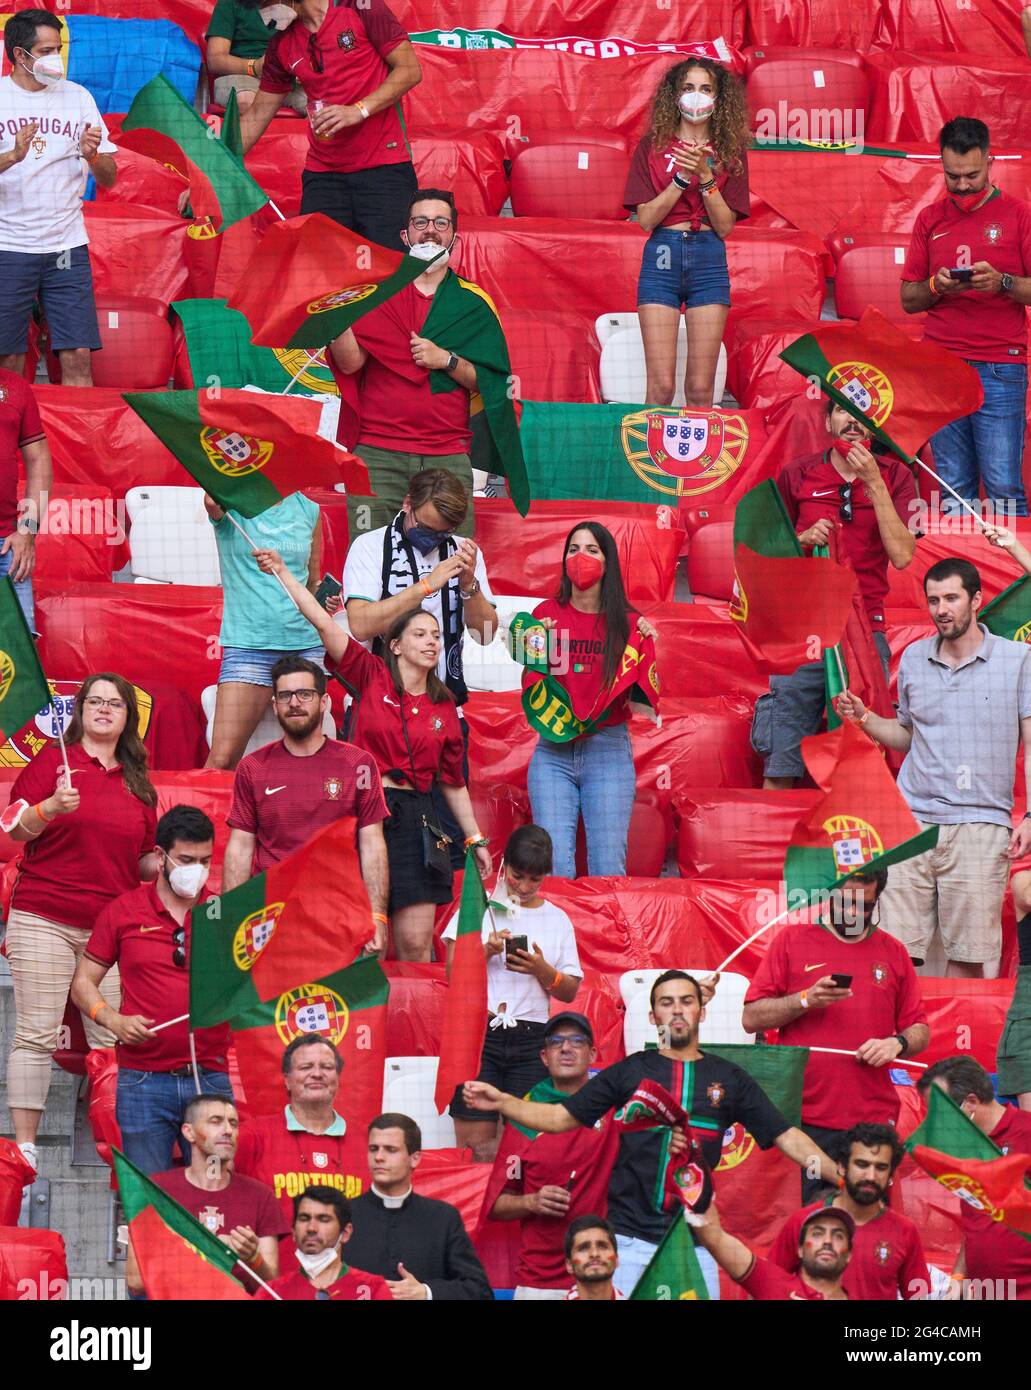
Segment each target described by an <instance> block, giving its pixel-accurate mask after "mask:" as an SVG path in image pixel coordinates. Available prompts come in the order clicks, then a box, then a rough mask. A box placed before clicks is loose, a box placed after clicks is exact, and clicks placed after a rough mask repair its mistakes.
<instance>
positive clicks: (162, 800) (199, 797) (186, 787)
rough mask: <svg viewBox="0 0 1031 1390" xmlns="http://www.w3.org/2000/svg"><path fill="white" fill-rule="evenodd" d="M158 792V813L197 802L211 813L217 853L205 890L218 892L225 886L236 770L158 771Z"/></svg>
mask: <svg viewBox="0 0 1031 1390" xmlns="http://www.w3.org/2000/svg"><path fill="white" fill-rule="evenodd" d="M153 782H154V786H155V788H156V790H157V794H158V805H157V813H158V816H159V817H160V816H163V815H164V814H165V812H166V811H168V810H170V809H171V807H173V806H178V805H180V804H182V805H185V806H196V807H197V808H198V809H199V810H201V811H203V812H204V813H205V815H207V816H208V817H210V819H211V821H212V823H213V824H214V826H215V857H214V858H213V859H212V861H211V877H210V878H209V879H208V881H207V884H206V885H205V889H204V891H205V893H216V894H217V893H219V892H220V891H221V888H222V860H223V858H224V856H225V850H226V840H227V839H228V838H229V830H228V827H227V826H226V816H228V814H229V807H230V806H231V805H232V800H233V773H231V772H217V771H215V770H214V769H212V770H211V771H190V772H169V771H165V772H158V773H156V774H155V776H154V778H153Z"/></svg>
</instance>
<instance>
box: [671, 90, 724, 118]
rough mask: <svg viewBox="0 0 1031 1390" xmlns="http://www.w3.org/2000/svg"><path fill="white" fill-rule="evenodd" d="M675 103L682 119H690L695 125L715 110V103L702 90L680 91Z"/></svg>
mask: <svg viewBox="0 0 1031 1390" xmlns="http://www.w3.org/2000/svg"><path fill="white" fill-rule="evenodd" d="M677 105H678V106H679V107H680V113H681V115H682V116H683V118H684V120H685V121H692V122H694V124H695V125H700V124H701V123H702V121H707V120H708V119H709V117H710V116H711V115H712V113H713V112H714V111H715V110H716V103H715V102H714V101H713V99H712V97H708V96H706V95H705V93H704V92H681V93H680V96H679V97H678V98H677Z"/></svg>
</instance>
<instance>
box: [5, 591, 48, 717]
mask: <svg viewBox="0 0 1031 1390" xmlns="http://www.w3.org/2000/svg"><path fill="white" fill-rule="evenodd" d="M49 703H50V687H49V686H48V685H47V678H46V676H44V674H43V667H42V666H41V665H40V664H39V657H38V655H37V654H36V644H35V642H33V640H32V633H31V632H30V631H29V625H28V623H27V622H26V621H25V615H24V614H23V613H22V611H21V604H20V603H19V602H18V595H17V594H16V593H15V592H14V585H13V584H12V583H11V581H10V579H9V578H8V577H7V575H4V577H3V578H2V579H0V733H2V734H3V735H4V736H5V737H6V738H10V737H11V736H12V735H13V734H16V733H17V732H18V730H19V729H21V728H23V727H24V726H25V725H26V724H27V723H28V722H29V720H30V719H34V718H35V717H36V715H37V714H38V713H39V712H40V710H41V709H43V708H44V706H46V705H49Z"/></svg>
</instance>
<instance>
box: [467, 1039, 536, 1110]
mask: <svg viewBox="0 0 1031 1390" xmlns="http://www.w3.org/2000/svg"><path fill="white" fill-rule="evenodd" d="M546 1026H547V1025H546V1024H544V1023H517V1024H516V1026H515V1027H514V1028H488V1029H487V1036H486V1037H485V1038H484V1040H483V1052H482V1053H481V1054H480V1070H479V1073H478V1074H477V1076H476V1078H475V1079H476V1080H477V1081H486V1082H489V1084H490V1085H491V1086H497V1088H498V1090H499V1091H507V1092H508V1094H509V1095H512V1096H525V1095H526V1093H527V1091H529V1090H530V1089H531V1088H532V1087H534V1086H536V1085H537V1082H538V1081H543V1080H544V1078H545V1077H546V1076H547V1074H548V1070H547V1068H546V1067H545V1065H544V1063H543V1062H542V1061H541V1048H542V1047H543V1046H544V1029H545V1027H546ZM472 1079H473V1078H470V1080H472ZM448 1113H449V1114H450V1115H451V1118H452V1119H453V1120H456V1119H457V1120H489V1119H491V1118H492V1117H491V1115H490V1114H489V1113H488V1112H487V1111H485V1110H470V1109H469V1108H468V1107H467V1106H465V1105H463V1104H462V1088H461V1087H458V1089H457V1090H456V1091H455V1094H454V1096H453V1098H452V1101H451V1104H450V1105H449V1106H448Z"/></svg>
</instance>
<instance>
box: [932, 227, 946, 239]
mask: <svg viewBox="0 0 1031 1390" xmlns="http://www.w3.org/2000/svg"><path fill="white" fill-rule="evenodd" d="M948 234H949V229H948V228H946V229H945V231H944V232H932V233H931V240H932V241H937V240H938V238H939V237H940V236H948Z"/></svg>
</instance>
